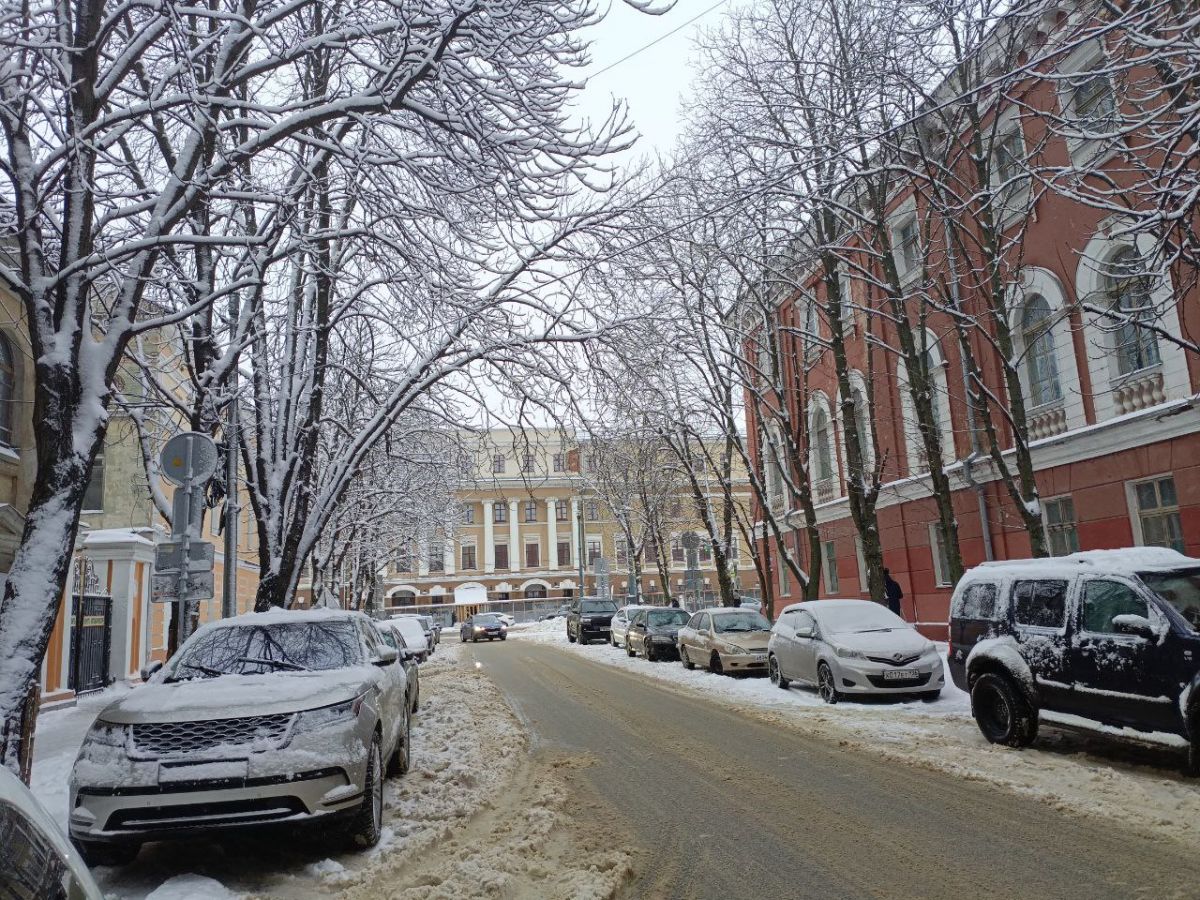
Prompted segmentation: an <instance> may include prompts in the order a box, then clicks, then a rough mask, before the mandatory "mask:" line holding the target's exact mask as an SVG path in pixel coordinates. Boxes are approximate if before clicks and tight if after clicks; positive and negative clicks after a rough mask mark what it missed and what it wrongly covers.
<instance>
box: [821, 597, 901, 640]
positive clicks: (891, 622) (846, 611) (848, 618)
mask: <svg viewBox="0 0 1200 900" xmlns="http://www.w3.org/2000/svg"><path fill="white" fill-rule="evenodd" d="M812 613H813V615H815V616H816V617H817V621H818V622H820V623H821V628H822V629H823V630H825V631H829V632H833V633H834V634H864V633H867V632H871V631H893V630H896V629H900V628H907V627H908V625H907V624H906V623H905V621H904V620H903V619H901V618H900V617H899V616H898V615H896V614H895V613H894V612H892V611H891V610H890V609H888V608H887V607H886V606H881V605H880V604H878V603H872V602H870V601H863V602H862V603H853V604H850V605H849V606H828V607H822V606H821V604H819V603H818V604H817V606H816V608H815V609H813V610H812Z"/></svg>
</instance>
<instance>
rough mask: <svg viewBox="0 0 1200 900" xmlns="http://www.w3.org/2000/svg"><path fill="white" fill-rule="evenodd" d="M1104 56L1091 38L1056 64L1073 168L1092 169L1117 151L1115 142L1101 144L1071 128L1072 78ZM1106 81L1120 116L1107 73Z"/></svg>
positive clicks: (1073, 117) (1096, 65) (1100, 64)
mask: <svg viewBox="0 0 1200 900" xmlns="http://www.w3.org/2000/svg"><path fill="white" fill-rule="evenodd" d="M1107 59H1108V57H1107V54H1106V53H1105V50H1104V46H1103V44H1101V43H1100V41H1098V40H1093V41H1089V42H1088V43H1086V44H1084V45H1083V46H1081V47H1079V48H1078V49H1076V50H1075V52H1074V53H1072V54H1071V55H1070V56H1068V57H1067V59H1066V60H1065V61H1064V62H1063V64H1062V66H1061V67H1060V74H1061V76H1062V80H1061V81H1060V83H1059V86H1058V100H1059V107H1060V108H1061V109H1062V112H1063V118H1064V120H1065V122H1064V124H1065V125H1066V128H1065V131H1066V134H1065V137H1066V141H1067V152H1068V153H1069V154H1070V156H1071V163H1072V165H1073V166H1074V167H1075V168H1076V169H1090V168H1095V167H1096V166H1099V165H1102V164H1103V163H1105V162H1107V161H1108V160H1109V159H1111V158H1112V157H1113V156H1114V155H1115V154H1116V152H1117V148H1116V146H1115V145H1110V146H1105V145H1104V144H1103V143H1101V142H1100V141H1098V140H1095V139H1092V138H1087V137H1084V136H1083V135H1082V134H1080V133H1079V132H1077V131H1075V130H1074V128H1073V125H1074V123H1075V121H1076V119H1077V118H1078V117H1077V116H1076V113H1075V84H1074V82H1075V79H1076V78H1077V77H1078V76H1079V75H1081V74H1083V73H1085V72H1089V71H1091V70H1093V69H1096V68H1102V67H1103V66H1104V64H1105V63H1106V62H1107ZM1108 81H1109V89H1110V90H1111V91H1112V94H1113V104H1114V106H1115V107H1116V108H1117V115H1120V97H1119V96H1118V95H1117V91H1116V86H1115V85H1114V84H1113V83H1112V76H1111V75H1109V77H1108Z"/></svg>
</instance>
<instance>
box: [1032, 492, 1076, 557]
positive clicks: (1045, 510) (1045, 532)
mask: <svg viewBox="0 0 1200 900" xmlns="http://www.w3.org/2000/svg"><path fill="white" fill-rule="evenodd" d="M1063 500H1070V501H1071V511H1072V512H1073V513H1074V518H1073V519H1072V520H1071V527H1072V528H1073V529H1074V531H1075V543H1076V545H1078V544H1079V510H1077V509H1075V497H1074V496H1072V495H1071V494H1056V495H1055V496H1053V497H1043V498H1042V503H1041V505H1042V537H1043V538H1044V539H1045V541H1046V549H1047V550H1049V548H1050V519H1049V511H1050V504H1051V503H1060V502H1061V501H1063Z"/></svg>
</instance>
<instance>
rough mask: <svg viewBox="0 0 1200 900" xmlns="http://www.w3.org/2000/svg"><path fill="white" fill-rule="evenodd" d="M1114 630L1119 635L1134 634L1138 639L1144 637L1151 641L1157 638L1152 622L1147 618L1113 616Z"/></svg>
mask: <svg viewBox="0 0 1200 900" xmlns="http://www.w3.org/2000/svg"><path fill="white" fill-rule="evenodd" d="M1112 625H1113V630H1114V631H1116V632H1117V634H1132V635H1136V636H1137V637H1143V638H1146V639H1147V640H1151V639H1153V638H1154V637H1155V634H1154V626H1153V625H1151V624H1150V620H1149V619H1147V618H1146V617H1145V616H1139V615H1134V614H1131V613H1127V614H1125V615H1120V616H1113V618H1112Z"/></svg>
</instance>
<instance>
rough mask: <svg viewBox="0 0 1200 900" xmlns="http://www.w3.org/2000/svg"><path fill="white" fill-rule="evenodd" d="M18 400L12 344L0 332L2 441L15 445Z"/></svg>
mask: <svg viewBox="0 0 1200 900" xmlns="http://www.w3.org/2000/svg"><path fill="white" fill-rule="evenodd" d="M16 401H17V371H16V360H15V359H14V358H13V351H12V344H10V343H9V342H8V338H7V337H5V336H4V335H3V334H0V443H3V444H5V445H7V446H9V447H12V446H14V435H13V419H14V416H13V410H14V409H15V407H16Z"/></svg>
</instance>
